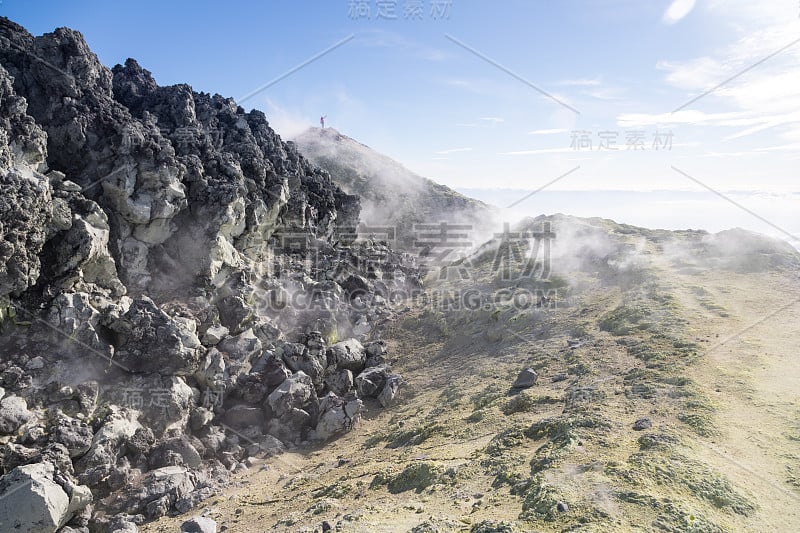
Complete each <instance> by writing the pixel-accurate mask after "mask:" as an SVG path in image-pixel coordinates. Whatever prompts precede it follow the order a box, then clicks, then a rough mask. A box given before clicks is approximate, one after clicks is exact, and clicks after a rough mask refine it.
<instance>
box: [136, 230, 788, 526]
mask: <svg viewBox="0 0 800 533" xmlns="http://www.w3.org/2000/svg"><path fill="white" fill-rule="evenodd" d="M545 222H549V223H550V224H551V225H552V226H551V229H552V230H553V232H554V233H555V234H556V235H557V237H556V239H555V241H554V243H553V251H552V256H551V268H552V271H551V273H550V275H549V279H543V277H538V278H536V277H534V278H526V279H523V278H520V277H519V276H512V277H511V278H504V277H503V276H501V275H500V274H499V273H498V271H497V270H496V268H495V266H494V265H495V259H496V257H497V255H496V254H497V252H498V251H500V252H502V250H503V249H502V243H499V242H495V243H490V244H488V245H487V246H486V247H485V248H484V249H483V250H482V251H480V252H478V253H477V255H475V256H473V257H471V258H469V259H468V260H466V261H465V262H464V263H463V264H464V265H469V266H468V271H469V274H470V278H469V279H467V280H465V279H462V278H461V277H460V276H459V277H458V279H448V280H440V281H434V282H433V283H432V284H430V285H429V286H428V290H427V292H426V294H427V297H420V298H416V299H414V300H413V302H411V303H410V305H409V307H408V309H407V310H406V311H405V313H404V315H402V316H401V320H399V321H397V322H395V323H394V325H393V327H392V328H391V329H390V330H388V331H387V332H386V336H385V338H386V340H387V342H388V346H390V347H391V348H392V352H393V353H396V354H398V356H397V357H396V359H394V360H393V363H395V365H396V367H397V368H399V369H401V370H402V372H403V375H404V376H405V379H406V380H407V383H408V385H407V387H406V388H405V389H403V390H402V391H401V394H400V396H399V398H398V400H397V404H396V406H395V407H394V408H393V409H392V411H390V412H380V411H372V409H371V408H372V407H374V406H373V405H368V408H370V411H371V412H370V413H369V414H368V415H367V416H366V417H365V419H364V420H363V421H362V424H361V425H360V426H359V427H358V428H357V430H356V431H354V432H351V433H349V434H347V435H345V436H343V437H342V438H341V439H339V440H337V441H336V442H334V443H332V444H331V445H330V446H328V447H326V448H325V449H317V450H314V451H313V452H311V453H290V454H286V455H284V456H282V457H281V458H278V459H277V460H271V461H268V462H267V463H266V464H265V465H263V467H262V469H261V470H258V469H254V471H252V472H249V473H245V474H243V475H242V476H241V477H240V478H239V480H240V481H241V482H242V484H241V486H240V487H239V488H237V489H234V490H233V491H231V492H229V493H228V494H227V498H226V499H223V498H220V499H217V500H215V501H213V502H212V503H211V505H209V506H207V507H206V509H205V510H204V511H203V512H205V513H207V514H208V515H209V516H213V517H215V518H216V519H217V520H218V521H219V522H220V523H223V524H227V525H228V526H229V527H230V528H232V529H233V530H235V531H242V532H245V533H248V532H256V531H263V530H265V529H269V530H273V531H287V532H288V531H318V530H319V528H320V527H321V526H322V527H323V528H324V526H323V522H327V523H328V524H329V525H331V526H332V527H334V528H335V530H339V531H346V532H395V531H399V532H414V533H418V532H426V531H462V532H487V531H503V532H522V531H553V532H556V531H597V532H600V531H672V532H683V531H694V532H722V531H730V532H738V531H753V532H761V531H796V530H797V529H798V528H800V513H798V508H797V505H796V501H797V499H798V498H800V484H798V481H797V479H798V475H797V473H798V469H800V425H798V422H797V416H798V414H800V411H798V405H800V393H798V390H800V389H799V388H798V386H800V371H798V368H797V365H793V364H792V363H791V357H792V356H793V355H792V354H794V353H795V352H796V342H795V340H794V339H796V336H797V334H798V333H799V332H798V326H797V324H798V323H800V322H798V318H799V315H798V313H800V304H798V302H797V299H796V298H787V294H791V295H794V294H797V292H798V289H800V286H799V285H800V284H799V283H798V273H800V255H798V253H797V252H796V251H793V250H792V249H791V247H788V246H786V244H785V243H782V242H779V241H774V240H772V239H768V238H765V237H761V236H756V235H754V234H750V233H744V232H740V231H739V230H736V231H732V232H722V233H720V234H715V235H710V234H707V233H705V232H702V231H679V232H673V231H664V230H647V229H643V228H636V227H632V226H627V225H623V224H616V223H614V222H612V221H608V220H601V219H588V220H587V219H576V218H573V217H564V216H553V217H540V218H537V219H530V220H528V221H526V222H525V223H524V224H523V226H522V228H520V229H531V230H537V229H539V227H540V226H541V225H542V224H544V223H545ZM734 235H739V237H742V238H741V239H740V240H739V242H740V246H739V247H738V248H737V249H734V248H731V247H729V246H728V244H730V243H731V240H730V239H731V237H732V236H734ZM522 266H523V264H522V263H519V262H515V263H514V265H513V266H512V273H516V274H519V273H520V270H521V268H522ZM472 291H476V292H477V294H479V295H480V296H481V299H480V300H479V302H478V303H479V305H474V304H475V302H474V301H473V300H472V297H471V296H470V297H469V298H464V297H465V296H466V295H474V294H475V293H476V292H472ZM537 291H544V292H545V293H550V294H555V295H556V297H557V298H556V302H557V304H556V305H555V306H554V307H552V306H550V305H541V306H537V305H536V304H535V302H536V300H535V299H533V300H532V299H531V298H530V296H531V295H534V296H535V295H536V294H537ZM437 295H438V300H437ZM446 296H450V299H449V300H447V299H446ZM448 302H449V303H448ZM765 319H766V320H765ZM526 368H531V369H533V370H534V371H535V372H536V373H537V374H538V379H537V380H536V382H535V384H533V385H532V386H530V387H529V388H527V389H514V388H513V387H512V385H513V384H514V382H515V379H516V378H517V376H518V374H519V373H520V371H522V370H523V369H526ZM255 466H256V467H259V466H260V465H259V464H257V465H255ZM200 511H201V510H199V509H198V512H200ZM178 522H179V519H178V520H162V521H160V522H157V523H154V524H152V525H148V526H147V527H146V528H145V531H147V532H156V531H169V530H170V528H171V527H173V526H174V525H176V524H177V523H178Z"/></svg>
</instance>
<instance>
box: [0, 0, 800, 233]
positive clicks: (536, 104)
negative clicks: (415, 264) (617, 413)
mask: <svg viewBox="0 0 800 533" xmlns="http://www.w3.org/2000/svg"><path fill="white" fill-rule="evenodd" d="M414 3H416V4H421V5H422V11H421V14H419V16H416V17H410V16H406V15H407V14H406V8H407V6H408V5H409V4H414ZM355 4H360V5H361V8H362V9H363V6H367V7H368V8H369V16H366V12H365V11H361V12H358V9H357V7H358V6H356V5H355ZM381 4H383V6H381ZM391 6H394V18H391V15H392V13H391V10H389V12H388V13H387V11H386V8H387V7H391ZM382 8H383V9H384V16H383V17H378V11H379V10H380V9H382ZM0 12H2V14H3V15H6V16H8V17H10V18H11V19H12V20H15V21H16V22H19V23H21V24H22V25H24V26H25V27H27V28H28V29H29V30H30V31H31V32H32V33H34V34H41V33H43V32H47V31H52V29H54V28H55V27H57V26H69V27H72V28H75V29H78V30H80V31H81V32H82V33H83V34H84V36H85V37H86V39H87V41H88V42H89V44H90V46H91V47H92V49H93V50H94V51H95V52H96V53H97V54H98V56H99V57H100V59H101V61H102V62H103V63H104V64H106V65H108V66H113V65H114V64H116V63H119V62H123V61H124V60H125V59H126V58H127V57H134V58H136V59H137V60H138V61H139V62H140V63H141V64H142V65H143V66H144V67H145V68H147V69H149V70H151V71H152V72H153V74H154V76H155V77H156V80H157V81H158V82H159V83H160V84H162V85H165V84H172V83H183V82H186V83H190V84H191V85H192V86H193V87H194V88H195V90H198V91H200V90H202V91H206V92H217V93H220V94H223V95H226V96H233V97H235V98H240V97H242V96H244V95H247V94H250V93H251V92H252V91H253V90H255V89H257V88H259V87H262V86H263V85H264V84H266V83H267V82H269V81H270V80H274V79H275V78H277V77H279V76H280V75H282V74H284V73H286V72H287V71H290V70H291V69H293V68H295V67H296V66H298V65H299V64H302V63H303V62H305V61H307V60H308V59H309V58H312V57H314V56H316V55H318V54H319V53H320V52H322V51H324V50H326V49H328V48H330V47H331V46H332V45H334V44H335V43H337V42H340V41H341V40H343V39H347V38H349V40H348V41H347V42H346V43H344V44H342V45H341V46H339V47H337V48H336V49H334V50H332V51H330V52H329V53H327V54H325V55H323V56H322V57H320V58H318V59H317V60H315V61H313V62H311V63H309V64H308V65H307V66H305V67H303V68H301V69H299V70H297V71H296V72H294V73H293V74H291V75H290V76H288V77H286V78H285V79H283V80H282V81H280V82H277V83H275V84H274V85H273V86H271V87H269V88H267V89H266V90H264V91H262V92H260V93H258V94H257V95H255V96H252V97H251V98H249V99H247V101H246V102H244V104H243V105H244V107H246V108H251V107H256V108H259V109H262V110H264V111H265V112H266V113H267V115H268V117H269V119H270V121H271V123H272V125H273V127H275V128H276V129H277V130H278V132H279V133H281V134H282V135H283V136H284V137H291V136H292V135H294V134H297V133H299V132H300V131H301V130H302V129H304V128H306V127H308V126H311V125H317V124H318V120H319V116H320V115H323V114H324V115H327V124H328V125H330V126H332V127H335V128H337V129H338V130H340V131H341V132H343V133H345V134H347V135H349V136H351V137H353V138H355V139H357V140H359V141H361V142H363V143H365V144H367V145H369V146H371V147H373V148H375V149H376V150H378V151H380V152H383V153H385V154H387V155H389V156H391V157H394V158H395V159H397V160H399V161H401V162H403V163H404V164H405V165H406V166H408V167H409V168H411V169H412V170H414V171H416V172H418V173H420V174H423V175H426V176H429V177H431V178H434V179H437V180H438V181H441V182H443V183H446V184H448V185H451V186H453V187H456V188H462V189H463V188H469V189H471V190H476V189H482V188H493V189H497V188H506V189H535V188H538V187H540V186H541V185H543V184H545V183H547V182H548V181H551V180H553V179H554V178H556V177H558V176H560V175H562V174H564V173H565V172H567V171H569V170H570V169H572V168H575V167H577V166H579V167H580V169H579V170H578V171H576V172H574V173H572V174H570V175H569V176H568V177H566V178H564V179H563V180H560V181H558V182H557V183H554V184H553V185H551V186H550V189H551V190H595V189H605V190H645V191H646V190H662V189H666V190H684V191H702V190H703V187H702V185H700V184H698V183H697V182H695V181H692V180H690V179H688V178H687V177H685V176H684V175H682V174H680V173H678V172H676V171H675V170H673V169H672V168H671V167H673V166H674V167H677V168H678V169H680V170H681V171H682V172H685V173H686V174H689V175H690V176H692V177H694V178H695V179H696V180H697V181H699V182H702V183H703V184H705V185H707V186H709V187H711V188H713V189H716V190H720V191H747V192H752V193H756V192H757V193H759V194H761V195H762V196H763V194H766V193H771V194H786V193H791V192H798V191H800V186H799V185H800V184H799V183H798V179H797V168H798V167H799V166H800V165H798V161H799V160H800V68H798V67H800V43H798V44H797V45H796V46H791V47H789V48H787V49H786V50H784V51H782V52H780V53H778V54H776V55H774V56H773V57H771V58H769V59H767V60H766V61H763V60H764V59H765V58H767V57H768V56H770V55H771V54H774V53H775V52H776V51H778V50H780V49H781V48H782V47H785V46H786V45H788V44H790V43H792V42H793V41H794V40H795V39H798V38H800V5H798V3H797V1H796V0H769V1H763V2H752V1H743V0H697V1H696V2H695V1H694V0H675V1H672V0H649V1H642V0H581V1H578V0H564V1H559V2H552V1H544V0H525V1H522V0H520V1H516V0H506V1H501V2H495V3H491V4H490V3H489V2H485V1H477V0H474V1H468V0H452V1H444V0H422V1H418V2H414V1H412V0H397V1H383V0H369V1H364V2H360V1H359V2H350V1H348V0H341V1H339V0H325V1H322V0H320V1H311V0H294V1H291V2H290V1H277V0H273V1H258V2H255V1H254V2H227V3H220V2H203V1H192V2H163V1H162V2H152V1H149V0H140V1H138V2H119V3H117V2H100V1H81V0H75V1H71V2H47V1H41V2H36V3H33V2H23V1H22V0H3V1H2V4H0ZM351 36H352V37H351ZM448 36H450V37H451V38H448ZM456 41H457V42H456ZM458 43H462V44H463V45H464V46H462V45H460V44H458ZM465 47H467V48H469V49H470V50H467V49H466V48H465ZM760 61H763V62H762V63H760V64H758V65H757V66H754V67H752V68H751V69H750V70H748V71H747V72H746V73H744V74H742V75H739V76H737V77H736V78H735V79H733V80H731V81H729V82H728V83H726V84H724V85H723V86H721V87H720V88H718V89H717V90H715V91H713V92H712V93H710V94H708V95H706V96H704V97H702V98H700V99H699V100H697V101H696V102H693V103H691V104H690V105H688V106H686V107H685V108H683V109H681V110H680V111H677V112H673V111H674V110H675V109H677V108H678V107H681V106H683V105H684V104H686V103H687V102H689V101H690V100H691V99H693V98H695V97H697V96H698V95H701V94H702V93H703V92H704V91H706V90H707V89H709V88H711V87H714V86H715V85H717V84H719V83H720V82H723V81H725V80H727V79H728V78H730V77H732V76H734V75H737V74H739V73H740V72H742V71H743V70H745V69H747V68H748V67H751V66H753V65H754V64H756V63H758V62H760ZM492 62H493V63H495V64H492ZM497 65H502V66H503V67H505V69H507V71H504V70H503V69H501V68H499V67H498V66H497ZM520 78H521V79H522V81H521V80H520ZM531 85H534V86H535V87H538V88H539V89H541V90H543V91H545V92H547V93H549V94H551V95H552V96H554V97H555V99H557V100H558V101H555V100H553V99H550V98H548V97H545V96H543V95H542V94H540V93H539V92H537V90H536V89H534V88H532V87H531ZM559 102H561V103H559ZM562 103H563V104H566V105H562ZM569 108H573V109H574V110H577V111H579V113H576V112H574V111H573V110H571V109H569ZM576 132H581V133H580V134H578V133H576ZM657 136H658V137H657ZM656 138H658V140H659V142H658V143H656V144H657V145H658V147H659V148H660V149H658V150H656V149H655V146H654V141H656ZM604 139H605V140H604ZM576 141H581V142H582V143H583V144H582V145H580V149H576V148H578V147H579V145H578V144H577V143H576ZM589 142H591V149H589V148H588V143H589ZM601 142H606V143H607V146H608V147H616V148H618V149H617V150H608V149H599V146H598V145H599V143H601ZM670 142H671V145H670V144H669V143H670ZM629 145H630V147H634V146H636V147H638V149H637V150H631V149H628V148H629ZM789 198H794V199H795V201H796V199H797V195H793V196H790V197H789ZM784 199H785V198H784ZM794 205H795V206H796V207H798V209H797V210H796V211H794V212H800V205H797V204H794ZM789 212H792V209H790V210H789ZM787 216H789V217H790V218H789V219H787V221H786V223H787V224H790V225H791V224H793V220H794V221H797V218H798V217H797V216H796V215H794V219H792V218H791V215H787ZM795 227H796V228H797V229H800V222H797V224H795ZM792 229H794V228H792Z"/></svg>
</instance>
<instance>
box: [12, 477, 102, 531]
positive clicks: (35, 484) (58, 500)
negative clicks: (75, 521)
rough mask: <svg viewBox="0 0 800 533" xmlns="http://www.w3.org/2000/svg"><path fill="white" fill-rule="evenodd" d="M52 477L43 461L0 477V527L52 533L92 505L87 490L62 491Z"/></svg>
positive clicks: (72, 487) (76, 486) (70, 486)
mask: <svg viewBox="0 0 800 533" xmlns="http://www.w3.org/2000/svg"><path fill="white" fill-rule="evenodd" d="M55 476H56V470H55V467H54V466H53V465H52V464H50V463H47V462H44V463H35V464H30V465H24V466H19V467H17V468H15V469H14V470H12V471H11V472H9V473H8V474H6V475H5V476H3V477H2V478H0V494H2V495H3V497H2V498H0V524H3V527H4V528H8V530H9V531H19V532H22V533H53V532H55V531H56V530H57V529H58V528H60V527H61V526H63V525H64V524H65V523H66V522H67V521H68V520H69V519H70V518H71V517H72V515H73V514H74V513H75V512H77V511H80V510H81V509H83V508H85V507H86V506H87V505H88V504H89V503H91V501H92V494H91V492H88V489H87V488H86V487H82V486H78V485H67V486H66V488H65V487H64V486H62V485H60V484H59V483H56V481H55V480H54V478H55ZM68 491H69V492H68Z"/></svg>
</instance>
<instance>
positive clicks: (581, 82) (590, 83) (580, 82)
mask: <svg viewBox="0 0 800 533" xmlns="http://www.w3.org/2000/svg"><path fill="white" fill-rule="evenodd" d="M600 83H601V82H600V79H599V78H581V79H575V80H561V81H558V82H556V85H568V86H570V87H595V86H597V85H600Z"/></svg>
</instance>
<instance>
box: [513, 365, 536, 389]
mask: <svg viewBox="0 0 800 533" xmlns="http://www.w3.org/2000/svg"><path fill="white" fill-rule="evenodd" d="M537 379H539V374H537V373H536V371H535V370H534V369H532V368H526V369H525V370H523V371H522V372H520V373H519V375H518V376H517V379H516V380H515V381H514V384H513V385H511V388H512V389H529V388H531V387H533V386H534V385H536V380H537Z"/></svg>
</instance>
